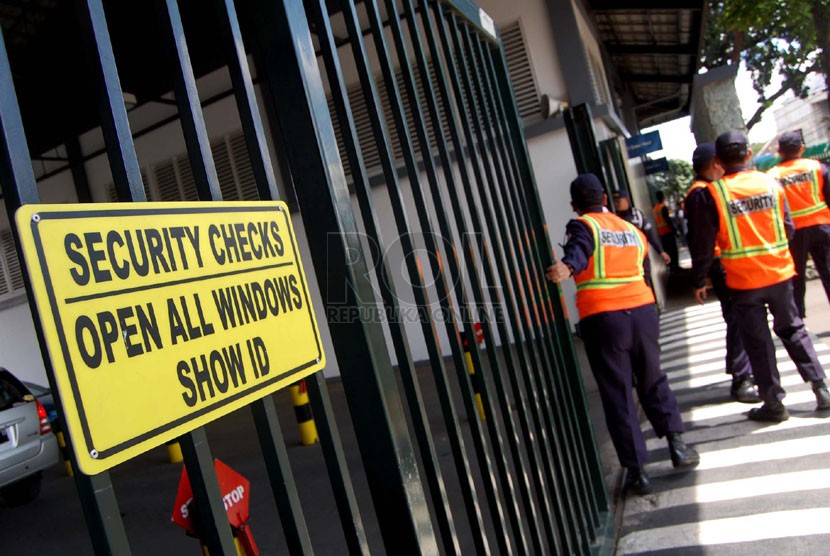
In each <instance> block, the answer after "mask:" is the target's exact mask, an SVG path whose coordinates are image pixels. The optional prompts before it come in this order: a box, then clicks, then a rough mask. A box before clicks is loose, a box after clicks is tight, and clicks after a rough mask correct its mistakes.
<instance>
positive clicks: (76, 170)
mask: <svg viewBox="0 0 830 556" xmlns="http://www.w3.org/2000/svg"><path fill="white" fill-rule="evenodd" d="M64 145H66V157H67V158H68V159H69V170H70V171H71V172H72V184H73V185H74V186H75V194H76V195H77V196H78V202H79V203H91V202H92V192H91V191H90V190H89V179H88V177H87V174H86V168H85V167H84V155H83V152H82V151H81V142H80V141H78V138H77V137H75V136H72V137H69V138H67V139H66V141H65V142H64Z"/></svg>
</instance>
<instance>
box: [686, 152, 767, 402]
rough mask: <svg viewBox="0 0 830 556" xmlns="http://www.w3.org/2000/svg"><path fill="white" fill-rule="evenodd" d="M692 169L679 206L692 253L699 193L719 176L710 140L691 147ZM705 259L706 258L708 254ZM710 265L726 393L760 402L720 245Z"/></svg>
mask: <svg viewBox="0 0 830 556" xmlns="http://www.w3.org/2000/svg"><path fill="white" fill-rule="evenodd" d="M692 168H693V169H694V171H695V179H694V181H693V182H692V185H691V186H690V187H689V191H688V192H687V193H686V199H685V200H684V201H683V206H684V212H685V213H686V218H687V219H688V226H689V234H688V238H689V251H690V252H691V253H695V252H696V251H699V250H696V249H695V247H694V243H695V241H696V239H697V235H696V233H695V227H696V222H697V220H698V219H699V218H701V217H704V218H705V211H704V209H703V208H702V205H704V202H705V201H704V200H703V196H704V193H703V192H704V191H706V190H707V188H708V187H709V184H710V183H711V182H713V181H716V180H719V179H720V178H721V177H722V176H723V168H721V167H720V166H719V165H718V164H717V163H715V144H714V143H702V144H701V145H699V146H698V147H697V148H696V149H695V151H694V153H693V154H692ZM706 258H707V259H708V258H709V257H708V255H707V257H706ZM693 264H694V263H693ZM711 264H712V266H711V267H710V268H709V274H708V278H709V280H710V281H711V283H712V289H713V290H714V291H715V295H716V296H717V297H718V301H720V308H721V313H722V314H723V320H724V321H726V372H727V374H729V375H731V376H732V387H731V388H730V391H729V394H730V396H731V397H732V399H733V400H736V401H739V402H742V403H756V402H758V401H760V398H759V397H758V392H757V391H756V389H755V380H754V379H753V377H752V365H750V364H749V356H748V355H747V354H746V350H745V349H744V344H743V342H742V341H741V335H740V332H739V331H738V323H737V320H736V318H735V314H734V313H735V311H734V308H733V306H732V293H731V292H730V291H729V288H728V287H727V286H726V271H725V270H724V269H723V265H722V264H721V260H720V248H718V247H717V246H715V250H714V257H713V258H712V263H711ZM705 278H706V277H704V279H705ZM705 285H706V283H705V281H704V282H703V283H698V284H693V286H694V287H695V288H700V287H703V286H705Z"/></svg>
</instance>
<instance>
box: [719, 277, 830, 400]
mask: <svg viewBox="0 0 830 556" xmlns="http://www.w3.org/2000/svg"><path fill="white" fill-rule="evenodd" d="M792 292H793V286H792V281H790V280H787V281H785V282H781V283H780V284H775V285H772V286H767V287H764V288H758V289H755V290H733V291H732V295H733V297H732V299H733V300H734V309H735V313H734V314H735V317H736V318H737V321H738V326H739V328H740V331H741V339H742V340H743V342H744V347H745V348H746V353H747V355H749V361H750V363H751V364H752V372H753V374H754V375H755V382H756V383H757V384H758V392H759V393H760V395H761V400H763V402H764V403H766V404H776V403H778V402H779V401H780V400H783V399H784V396H785V395H786V392H784V389H783V388H782V387H781V378H780V376H779V374H778V364H777V363H776V361H775V346H774V345H773V343H772V335H771V334H770V332H769V325H768V324H767V307H769V312H770V313H771V314H772V318H773V324H772V329H773V330H774V331H775V334H776V335H777V336H778V337H779V338H781V342H783V344H784V347H785V348H786V349H787V353H788V354H789V355H790V359H792V360H793V362H794V363H795V366H796V368H797V369H798V372H799V374H800V375H801V378H803V379H804V381H805V382H807V381H812V380H820V379H823V378H824V369H822V368H821V363H819V361H818V357H817V356H816V350H815V349H814V348H813V342H812V341H811V340H810V336H809V335H808V334H807V330H806V329H805V328H804V322H803V321H802V320H801V317H799V316H798V309H796V306H795V300H794V299H793V295H792Z"/></svg>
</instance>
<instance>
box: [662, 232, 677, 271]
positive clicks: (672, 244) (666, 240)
mask: <svg viewBox="0 0 830 556" xmlns="http://www.w3.org/2000/svg"><path fill="white" fill-rule="evenodd" d="M660 243H662V244H663V251H665V252H666V253H668V255H669V257H671V262H670V263H669V268H670V269H671V270H678V269H679V268H680V261H679V260H678V257H679V255H678V254H677V238H676V237H675V236H674V233H671V234H662V235H661V236H660Z"/></svg>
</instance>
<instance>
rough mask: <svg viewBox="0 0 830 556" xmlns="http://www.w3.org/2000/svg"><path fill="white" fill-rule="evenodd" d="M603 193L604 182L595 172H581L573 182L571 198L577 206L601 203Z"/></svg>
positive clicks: (583, 206)
mask: <svg viewBox="0 0 830 556" xmlns="http://www.w3.org/2000/svg"><path fill="white" fill-rule="evenodd" d="M603 193H605V190H604V189H603V188H602V182H600V181H599V178H598V177H596V176H595V175H594V174H580V175H578V176H577V177H576V179H575V180H574V181H572V182H571V200H572V201H573V203H574V205H576V207H577V208H580V209H584V208H588V207H593V206H597V205H601V204H602V195H603Z"/></svg>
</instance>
